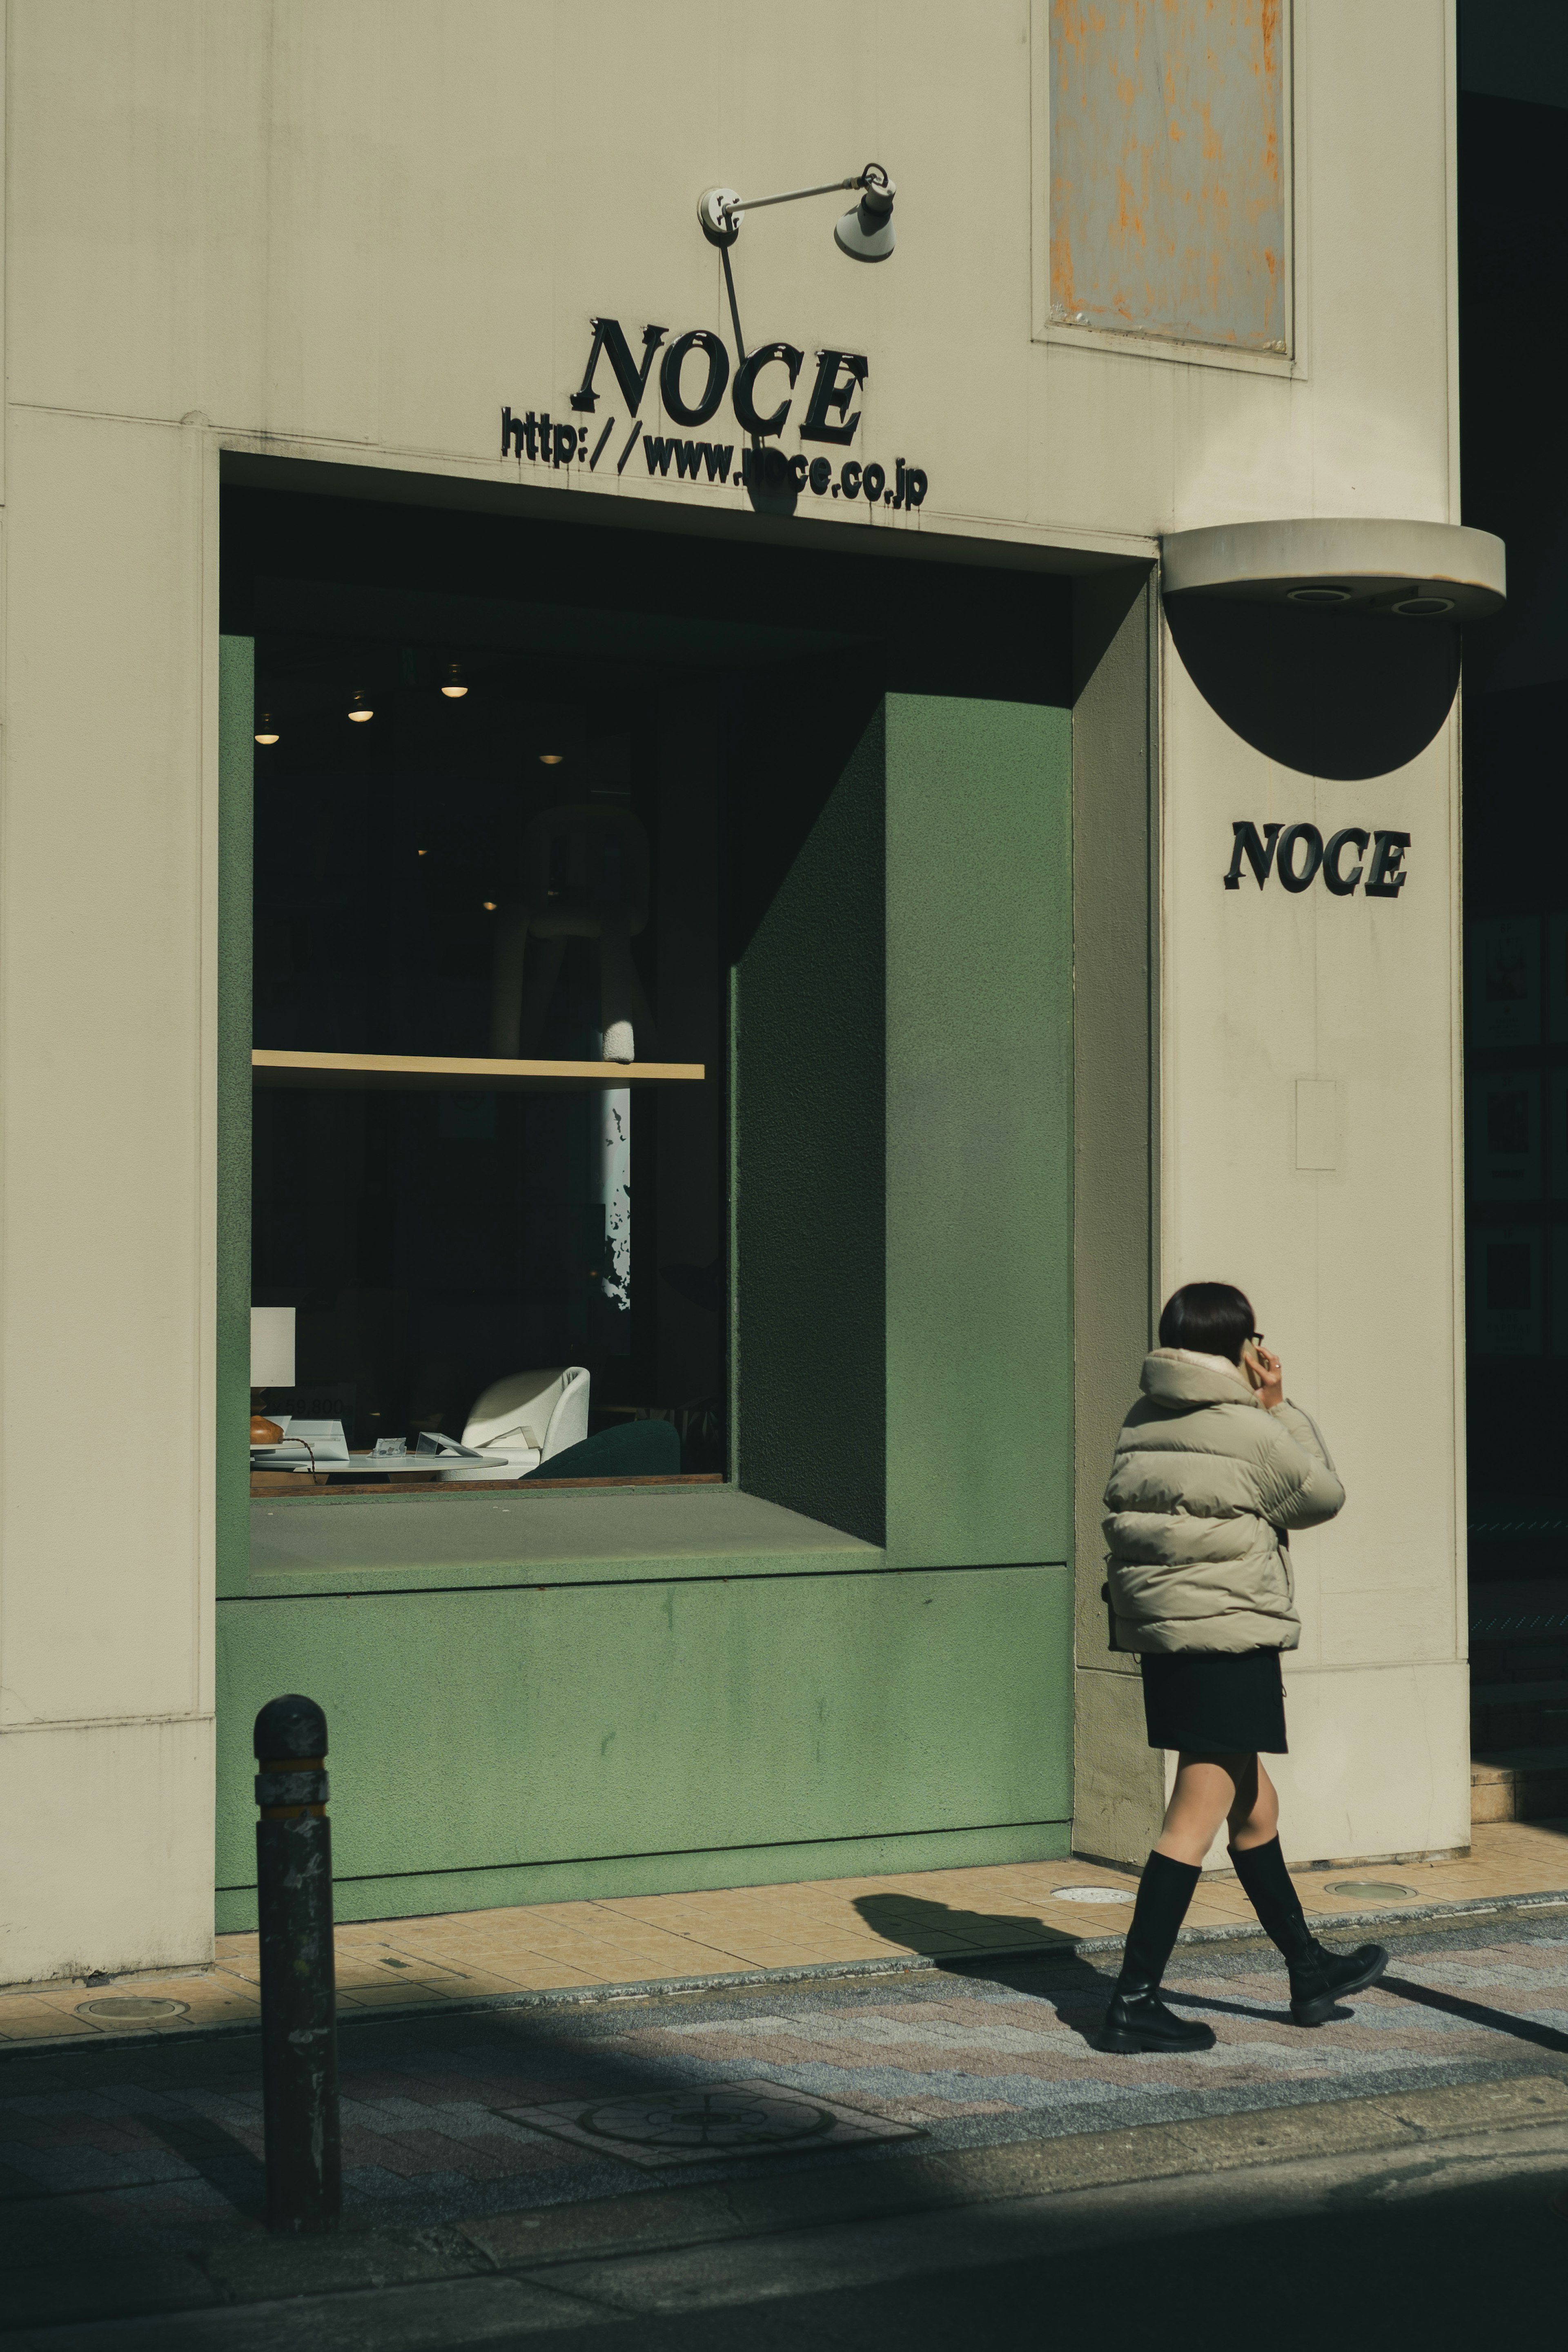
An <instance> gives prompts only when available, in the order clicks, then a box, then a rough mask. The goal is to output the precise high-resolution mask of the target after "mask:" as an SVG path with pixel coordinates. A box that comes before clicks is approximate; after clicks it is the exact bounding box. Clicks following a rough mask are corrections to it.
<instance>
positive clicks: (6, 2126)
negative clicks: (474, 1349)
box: [0, 1907, 1568, 2352]
mask: <svg viewBox="0 0 1568 2352" xmlns="http://www.w3.org/2000/svg"><path fill="white" fill-rule="evenodd" d="M1389 1940H1390V1941H1391V1942H1392V1944H1393V1946H1394V1954H1395V1957H1394V1962H1393V1965H1392V1966H1391V1968H1390V1970H1389V1973H1388V1976H1387V1978H1386V1979H1385V1983H1384V1984H1383V1985H1382V1986H1381V1987H1379V1988H1378V1989H1377V1990H1376V1991H1375V1993H1373V1994H1372V1995H1369V1996H1366V1997H1364V1998H1363V1999H1361V2000H1358V2001H1357V2002H1356V2003H1355V2004H1354V2008H1353V2009H1351V2010H1349V2011H1346V2012H1345V2013H1344V2015H1343V2018H1342V2019H1339V2020H1336V2021H1334V2022H1333V2023H1331V2024H1330V2025H1328V2026H1326V2027H1324V2028H1322V2029H1321V2030H1320V2031H1318V2032H1310V2033H1303V2032H1300V2031H1299V2030H1298V2029H1296V2028H1294V2027H1293V2026H1291V2023H1290V2021H1289V2016H1288V2011H1286V2009H1285V2007H1284V1990H1285V1988H1284V1980H1283V1974H1282V1971H1281V1969H1279V1967H1278V1964H1277V1962H1276V1961H1275V1960H1274V1958H1273V1955H1272V1953H1271V1951H1270V1949H1269V1948H1267V1947H1265V1946H1261V1945H1260V1946H1257V1947H1253V1946H1246V1947H1238V1946H1235V1945H1229V1946H1214V1945H1209V1946H1193V1947H1186V1948H1183V1949H1182V1951H1181V1953H1180V1954H1179V1955H1178V1964H1177V1966H1176V1968H1175V1969H1173V1971H1172V1979H1171V1981H1172V1984H1173V1988H1174V1991H1175V1997H1176V2000H1177V2001H1178V2003H1179V2004H1180V2005H1183V2006H1185V2007H1186V2009H1187V2010H1188V2011H1189V2013H1194V2014H1198V2013H1201V2014H1203V2015H1205V2016H1207V2018H1208V2019H1209V2020H1210V2021H1211V2022H1212V2023H1213V2024H1214V2025H1215V2028H1216V2031H1217V2033H1218V2037H1219V2039H1218V2044H1217V2047H1216V2048H1215V2049H1214V2050H1213V2051H1212V2052H1209V2053H1204V2054H1203V2055H1201V2056H1199V2057H1197V2058H1188V2059H1154V2058H1108V2057H1105V2056H1103V2055H1102V2054H1101V2053H1097V2052H1095V2051H1094V2050H1093V2048H1092V2041H1091V2039H1090V2035H1091V2033H1092V2026H1093V2023H1094V2021H1095V2019H1096V2018H1097V2015H1098V2011H1099V2008H1100V2006H1101V2004H1102V2002H1103V1993H1104V1981H1103V1977H1102V1976H1101V1974H1100V1972H1099V1970H1098V1969H1096V1968H1094V1967H1092V1965H1091V1964H1090V1963H1089V1962H1088V1961H1086V1960H1083V1959H1078V1958H1071V1956H1068V1957H1063V1956H1061V1955H1052V1956H1049V1957H1044V1958H1039V1959H1032V1960H1031V1959H1017V1958H1014V1959H1007V1960H988V1961H979V1960H977V1961H974V1962H968V1963H964V1964H962V1965H954V1964H951V1963H949V1964H946V1965H945V1966H944V1967H943V1968H942V1969H939V1970H934V1971H930V1972H924V1973H915V1972H910V1973H909V1974H907V1975H900V1976H897V1977H893V1978H889V1977H886V1976H879V1977H875V1978H868V1979H859V1980H855V1979H832V1980H830V1981H828V1982H826V1983H816V1984H805V1985H795V1986H790V1987H788V1988H781V1987H779V1986H764V1987H751V1988H746V1989H731V1990H726V1991H718V1992H705V1993H701V1994H697V1995H692V1994H686V1995H680V1996H674V1997H656V1998H652V1999H640V2000H632V2001H629V2002H625V2003H618V2004H608V2003H595V2004H592V2005H584V2006H581V2007H578V2006H575V2005H574V2006H570V2007H566V2008H557V2009H552V2010H549V2011H538V2010H533V2011H517V2010H512V2011H507V2010H497V2011H488V2012H486V2013H483V2014H481V2015H477V2016H474V2015H470V2016H429V2017H420V2018H417V2019H409V2020H404V2021H381V2020H377V2021H372V2022H368V2023H365V2024H360V2023H359V2022H357V2021H356V2022H355V2023H353V2024H352V2025H349V2026H346V2027H345V2030H344V2032H343V2035H342V2054H343V2095H344V2129H345V2157H346V2166H347V2189H346V2197H345V2226H344V2230H343V2231H342V2233H341V2235H340V2237H339V2238H337V2239H335V2240H333V2241H330V2242H321V2243H318V2244H316V2245H313V2246H304V2247H290V2246H282V2245H279V2244H278V2243H277V2242H275V2241H273V2240H270V2239H269V2238H268V2237H267V2234H266V2232H265V2231H264V2230H263V2228H262V2226H261V2222H260V2219H259V2195H260V2187H261V2168H260V2160H259V2120H260V2118H259V2085H258V2084H257V2081H256V2056H257V2045H256V2040H255V2038H254V2037H252V2036H249V2035H246V2036H240V2037H236V2038H234V2039H228V2040H214V2039H208V2040H204V2041H192V2042H169V2043H164V2044H156V2043H152V2044H137V2045H127V2044H121V2045H119V2046H106V2045H104V2044H102V2043H97V2044H95V2045H93V2046H91V2047H78V2048H73V2049H69V2050H66V2051H62V2052H58V2053H39V2054H37V2055H23V2056H16V2057H7V2058H6V2059H5V2061H4V2062H3V2063H0V2165H3V2166H4V2170H3V2171H0V2267H3V2269H4V2272H5V2276H6V2279H7V2281H8V2284H7V2286H6V2289H5V2299H4V2308H3V2313H0V2328H4V2329H5V2330H7V2331H11V2333H10V2342H11V2344H12V2345H13V2346H14V2347H16V2352H42V2347H45V2346H47V2347H50V2352H89V2347H92V2352H97V2347H103V2352H111V2347H112V2352H153V2347H157V2352H219V2347H222V2352H252V2347H255V2352H262V2347H266V2352H291V2347H293V2346H294V2344H295V2343H296V2342H298V2345H299V2346H300V2347H301V2352H303V2347H305V2346H306V2345H307V2344H308V2346H309V2347H310V2348H311V2352H339V2347H342V2352H349V2347H354V2352H358V2347H361V2346H365V2347H371V2346H374V2347H376V2352H403V2347H407V2352H425V2347H430V2352H434V2347H444V2352H445V2347H451V2352H455V2347H460V2346H463V2345H465V2344H469V2343H473V2344H476V2345H477V2344H481V2343H483V2344H486V2345H499V2344H505V2343H507V2342H511V2341H517V2342H518V2343H521V2342H522V2341H524V2340H525V2339H526V2341H527V2342H528V2344H529V2345H530V2346H539V2345H542V2344H548V2343H549V2340H550V2338H551V2337H552V2336H557V2335H559V2336H561V2339H562V2341H563V2342H564V2340H565V2338H566V2336H571V2337H572V2338H573V2339H574V2340H579V2341H580V2338H581V2336H582V2334H583V2331H584V2329H586V2328H593V2327H609V2328H611V2329H612V2330H613V2340H614V2343H615V2344H616V2345H618V2346H625V2347H628V2352H632V2347H635V2352H643V2347H648V2352H654V2347H660V2352H662V2347H665V2346H669V2347H674V2346H675V2345H676V2344H679V2345H681V2346H682V2347H696V2352H706V2347H729V2346H732V2345H734V2346H740V2345H746V2346H747V2347H753V2346H755V2347H762V2352H767V2347H773V2346H775V2345H777V2346H780V2347H781V2346H784V2345H786V2344H789V2345H795V2344H801V2343H815V2342H821V2343H823V2344H829V2345H836V2344H839V2343H844V2344H846V2345H847V2344H849V2343H850V2342H854V2343H855V2344H857V2345H860V2346H862V2347H868V2352H869V2348H870V2347H882V2346H883V2345H886V2346H888V2347H893V2346H894V2345H895V2344H896V2345H897V2346H898V2347H900V2352H924V2347H927V2346H929V2347H938V2346H946V2345H949V2344H951V2345H958V2344H964V2345H966V2346H967V2345H973V2344H977V2343H979V2344H984V2343H987V2342H988V2341H989V2340H990V2339H991V2337H992V2336H995V2335H999V2334H1000V2333H1001V2332H1002V2331H1003V2330H1007V2331H1009V2332H1010V2331H1014V2330H1018V2331H1022V2332H1024V2333H1025V2334H1026V2335H1027V2336H1029V2337H1030V2340H1037V2339H1039V2338H1040V2337H1041V2336H1043V2334H1044V2333H1045V2331H1046V2330H1047V2329H1048V2328H1049V2330H1050V2331H1051V2335H1052V2336H1053V2337H1054V2336H1056V2335H1057V2333H1058V2332H1059V2331H1060V2330H1061V2328H1064V2327H1066V2328H1070V2329H1071V2331H1072V2334H1073V2335H1074V2336H1077V2335H1078V2334H1079V2333H1081V2332H1082V2333H1088V2332H1090V2331H1092V2335H1093V2337H1094V2341H1095V2344H1096V2347H1100V2346H1107V2347H1120V2346H1122V2345H1124V2344H1125V2345H1128V2346H1132V2345H1133V2344H1138V2345H1144V2344H1146V2343H1155V2344H1170V2343H1185V2342H1186V2341H1187V2340H1194V2341H1196V2339H1197V2334H1198V2332H1199V2330H1200V2329H1201V2330H1202V2332H1203V2333H1204V2335H1205V2336H1206V2337H1211V2336H1213V2335H1214V2333H1215V2332H1216V2330H1217V2328H1225V2329H1228V2328H1230V2327H1233V2326H1235V2325H1237V2324H1243V2325H1246V2326H1249V2327H1260V2328H1262V2329H1264V2330H1266V2331H1267V2334H1268V2336H1269V2337H1270V2339H1271V2341H1273V2342H1275V2343H1280V2342H1283V2343H1285V2344H1294V2343H1298V2342H1300V2343H1302V2344H1305V2343H1306V2342H1307V2341H1309V2340H1313V2341H1316V2340H1317V2339H1319V2338H1321V2337H1322V2336H1324V2335H1325V2333H1332V2334H1335V2335H1338V2336H1344V2337H1347V2338H1348V2340H1349V2341H1351V2342H1353V2343H1362V2342H1370V2341H1372V2340H1374V2339H1375V2336H1377V2335H1378V2334H1381V2333H1382V2332H1384V2331H1385V2330H1388V2331H1393V2330H1395V2329H1397V2330H1398V2332H1399V2333H1400V2334H1401V2335H1402V2336H1404V2335H1408V2334H1411V2333H1413V2332H1414V2333H1418V2334H1420V2335H1423V2336H1426V2337H1427V2340H1428V2341H1430V2342H1434V2343H1437V2344H1439V2345H1442V2344H1447V2343H1448V2342H1454V2343H1458V2342H1459V2341H1460V2340H1462V2339H1468V2338H1469V2336H1473V2335H1474V2334H1476V2333H1478V2332H1479V2330H1480V2328H1481V2327H1482V2326H1487V2327H1488V2328H1489V2330H1490V2331H1491V2332H1495V2328H1496V2325H1497V2323H1498V2316H1499V2314H1500V2313H1506V2315H1507V2324H1508V2326H1509V2328H1510V2331H1512V2330H1513V2329H1514V2328H1516V2327H1520V2326H1526V2325H1528V2326H1552V2328H1553V2329H1554V2330H1558V2329H1560V2328H1561V2326H1562V2324H1563V2314H1564V2308H1565V2306H1568V2204H1564V2202H1563V2196H1564V2189H1565V2186H1568V1907H1564V1908H1555V1909H1534V1910H1527V1911H1522V1912H1518V1913H1510V1912H1506V1911H1505V1912H1500V1913H1499V1914H1498V1915H1497V1916H1495V1917H1491V1918H1486V1917H1482V1916H1475V1915H1472V1916H1470V1917H1469V1918H1468V1919H1466V1920H1465V1921H1464V1922H1463V1923H1461V1924H1460V1925H1458V1926H1457V1927H1437V1926H1427V1927H1421V1926H1417V1925H1416V1923H1410V1924H1409V1926H1408V1927H1406V1929H1405V1930H1404V1931H1403V1932H1396V1933H1394V1934H1391V1936H1390V1937H1389ZM1103 1965H1105V1966H1107V1967H1109V1966H1113V1963H1111V1962H1107V1963H1104V1964H1103ZM883 2135H887V2136H886V2137H884V2136H883ZM1489 2315H1490V2317H1489Z"/></svg>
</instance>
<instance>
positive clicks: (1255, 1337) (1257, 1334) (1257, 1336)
mask: <svg viewBox="0 0 1568 2352" xmlns="http://www.w3.org/2000/svg"><path fill="white" fill-rule="evenodd" d="M1252 1345H1253V1346H1254V1347H1255V1348H1260V1347H1261V1346H1262V1345H1263V1334H1262V1332H1261V1331H1254V1332H1253V1334H1252Z"/></svg>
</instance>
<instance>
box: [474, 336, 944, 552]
mask: <svg viewBox="0 0 1568 2352" xmlns="http://www.w3.org/2000/svg"><path fill="white" fill-rule="evenodd" d="M592 327H593V341H592V344H591V348H590V351H589V354H588V364H587V366H586V367H585V368H584V369H583V372H582V382H581V383H580V384H579V386H578V388H577V390H576V391H575V392H574V393H572V394H570V404H571V406H572V408H573V409H574V410H576V412H577V413H578V415H589V416H591V415H593V414H594V412H595V410H596V409H597V408H598V406H599V404H600V401H601V398H602V397H603V394H601V392H600V391H599V390H598V388H597V386H596V384H595V382H594V379H595V377H596V376H597V374H598V373H599V364H600V362H601V360H606V361H608V362H609V365H610V373H611V374H612V376H613V377H614V379H615V383H616V386H617V388H618V390H619V392H620V394H621V398H622V402H623V403H624V405H625V409H626V412H627V414H628V415H630V416H631V418H632V428H631V431H630V432H629V433H628V434H627V435H626V436H625V439H624V441H623V442H622V446H621V448H620V452H619V455H618V456H617V457H616V458H615V461H614V463H615V471H616V473H617V474H618V475H619V474H623V473H624V472H625V470H626V467H627V465H628V463H629V462H630V460H631V457H632V452H633V451H634V449H635V448H636V446H637V444H638V442H639V440H641V442H642V446H643V460H644V463H645V464H646V467H647V469H648V472H649V473H650V474H653V475H657V476H659V477H661V478H663V479H665V480H668V479H669V478H670V476H671V474H672V472H673V473H674V477H675V478H676V479H677V480H680V481H692V482H700V481H706V482H717V483H728V484H733V485H734V487H735V488H737V489H753V488H768V489H770V490H782V489H784V488H787V487H788V488H793V489H794V490H795V491H796V492H797V493H799V492H800V491H802V490H810V492H811V493H812V494H813V496H814V497H816V498H820V499H825V498H833V499H847V500H849V501H850V502H851V503H853V502H854V501H856V500H857V499H858V500H863V501H864V503H865V504H866V505H868V506H879V507H891V508H892V509H894V512H897V511H899V510H900V509H904V510H907V509H911V508H914V507H918V506H920V505H921V504H923V502H924V500H925V493H926V490H927V488H929V484H928V482H927V478H926V476H925V472H924V471H923V469H922V468H921V467H918V466H910V465H906V464H905V462H904V459H903V458H902V457H895V458H894V461H893V467H892V471H891V473H890V472H889V470H888V468H887V467H885V466H882V465H878V464H877V463H876V461H875V460H874V459H871V460H868V461H862V460H861V459H858V458H852V457H844V458H843V459H841V460H835V459H833V458H831V457H808V456H807V455H806V454H805V453H804V452H801V453H800V455H799V456H797V457H785V455H784V453H783V451H782V450H781V449H770V448H769V447H768V446H767V445H768V442H769V441H770V440H772V439H775V438H776V437H777V436H779V434H781V433H782V432H783V430H784V427H785V425H786V424H787V423H788V421H789V414H790V410H791V408H792V407H793V405H794V401H795V391H796V386H797V385H798V383H800V375H801V372H802V370H803V369H804V367H805V364H806V354H805V353H804V352H802V351H800V350H798V349H797V347H796V346H795V345H794V344H793V343H782V342H774V343H759V344H758V346H757V349H756V350H755V351H753V352H747V354H746V355H745V356H744V357H743V358H742V360H741V362H740V364H739V366H738V367H737V368H736V369H735V371H734V377H733V382H732V380H731V370H730V356H729V352H728V349H727V345H726V343H725V341H724V339H723V337H722V336H721V335H717V334H716V333H715V332H714V331H713V330H712V329H711V328H709V327H692V328H690V329H688V330H687V331H686V333H685V334H684V335H677V336H676V338H675V340H674V342H673V343H670V344H668V345H666V344H665V342H664V338H665V336H666V334H667V333H668V329H667V328H664V327H644V328H643V349H642V353H641V356H640V357H637V358H633V356H632V347H631V345H630V344H629V343H628V341H627V340H626V336H625V333H624V331H622V325H621V322H620V320H618V319H595V320H593V321H592ZM661 351H662V354H663V355H662V357H660V360H659V400H660V404H661V405H662V407H663V409H664V415H665V416H666V417H667V418H670V419H672V420H673V421H674V423H675V424H676V425H707V424H711V422H712V421H713V419H714V418H715V417H716V415H717V414H718V412H719V408H720V405H721V404H722V403H723V400H724V396H725V394H726V392H728V394H729V404H730V407H731V409H732V411H733V412H734V415H735V420H736V423H737V425H738V426H739V427H740V430H741V432H742V433H743V434H745V435H746V436H747V437H748V442H749V446H743V447H742V448H741V450H740V453H739V455H740V462H739V464H738V465H737V463H736V445H735V443H734V442H733V441H708V440H703V441H690V440H686V439H685V438H684V437H677V436H674V435H670V434H663V433H644V432H643V420H642V418H641V416H640V415H639V414H638V412H639V410H640V409H641V407H642V405H643V394H645V392H646V391H647V389H648V381H649V378H650V376H651V375H652V373H653V360H654V356H655V354H657V353H660V352H661ZM699 362H700V368H701V373H700V374H699V373H698V364H699ZM866 375H867V362H866V357H865V353H864V352H838V351H821V352H818V353H817V354H816V372H815V373H814V374H813V375H812V377H811V379H810V392H809V393H808V394H806V404H805V411H804V414H803V415H802V416H801V418H800V425H799V431H800V438H801V440H802V441H809V442H818V443H821V444H825V445H826V446H830V447H837V448H840V449H845V450H847V449H848V447H849V446H850V444H851V443H852V441H853V439H854V437H855V434H856V432H857V431H858V429H859V426H860V421H861V412H860V410H859V409H858V408H856V407H854V406H853V405H852V404H853V403H854V401H855V400H856V399H857V398H858V397H859V395H860V394H862V392H863V390H864V388H865V381H866ZM618 421H619V420H618V418H616V417H614V416H611V417H609V418H607V419H606V421H605V423H604V425H603V426H602V427H601V428H600V429H598V430H597V431H595V430H594V429H593V428H591V426H589V425H577V424H573V423H571V422H570V421H568V420H567V419H565V418H559V417H552V416H551V415H550V414H549V410H548V409H542V410H538V411H536V410H534V409H531V408H530V409H528V410H525V411H524V412H522V413H521V414H519V415H514V414H513V412H512V410H511V409H510V408H503V409H502V411H501V455H502V457H510V456H511V455H512V454H513V453H514V451H515V453H516V454H517V457H527V458H528V460H529V462H530V463H531V464H533V465H538V466H549V467H550V469H551V471H552V472H559V470H560V468H561V467H571V466H586V467H587V468H588V470H589V472H590V473H594V472H596V471H597V470H598V467H599V461H600V459H601V457H603V456H604V454H605V451H606V449H607V447H608V446H609V444H610V440H611V436H612V434H613V433H614V431H615V427H616V425H617V423H618Z"/></svg>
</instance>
